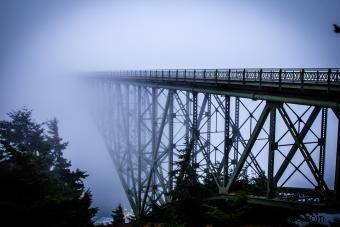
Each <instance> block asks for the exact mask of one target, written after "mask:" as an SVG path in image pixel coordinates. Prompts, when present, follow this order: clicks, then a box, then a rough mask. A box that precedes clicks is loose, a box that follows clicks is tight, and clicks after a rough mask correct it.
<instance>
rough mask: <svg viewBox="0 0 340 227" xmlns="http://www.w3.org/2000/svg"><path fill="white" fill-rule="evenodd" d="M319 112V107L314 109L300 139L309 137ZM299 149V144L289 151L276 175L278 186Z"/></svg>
mask: <svg viewBox="0 0 340 227" xmlns="http://www.w3.org/2000/svg"><path fill="white" fill-rule="evenodd" d="M319 112H320V107H317V106H316V107H314V109H313V111H312V113H311V114H310V116H309V118H308V120H307V122H306V124H305V125H304V127H303V128H302V130H301V132H300V133H299V137H300V138H301V140H303V139H304V138H305V136H306V135H307V133H308V131H309V129H310V128H311V126H312V124H313V123H314V121H315V119H316V117H317V116H318V114H319ZM298 148H299V146H298V144H297V143H294V145H293V146H292V147H291V149H290V150H289V152H288V154H287V156H286V158H285V159H284V161H283V162H282V164H281V166H280V168H279V169H278V171H277V172H276V174H275V177H274V182H275V184H277V183H278V182H279V180H280V179H281V177H282V175H283V173H284V172H285V170H286V169H287V167H288V165H289V163H290V162H291V161H292V158H293V157H294V155H295V153H296V151H297V149H298Z"/></svg>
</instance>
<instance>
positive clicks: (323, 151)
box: [318, 108, 327, 177]
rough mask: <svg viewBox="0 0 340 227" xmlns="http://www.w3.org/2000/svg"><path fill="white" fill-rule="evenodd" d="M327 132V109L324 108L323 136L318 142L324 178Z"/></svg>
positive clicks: (322, 113) (320, 165)
mask: <svg viewBox="0 0 340 227" xmlns="http://www.w3.org/2000/svg"><path fill="white" fill-rule="evenodd" d="M326 132H327V108H322V112H321V136H320V139H319V141H318V144H319V146H320V156H319V171H320V175H321V176H322V177H324V173H325V154H326Z"/></svg>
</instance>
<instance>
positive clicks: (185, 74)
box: [184, 69, 187, 81]
mask: <svg viewBox="0 0 340 227" xmlns="http://www.w3.org/2000/svg"><path fill="white" fill-rule="evenodd" d="M186 80H187V70H186V69H184V81H186Z"/></svg>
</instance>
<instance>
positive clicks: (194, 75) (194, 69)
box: [194, 69, 196, 81]
mask: <svg viewBox="0 0 340 227" xmlns="http://www.w3.org/2000/svg"><path fill="white" fill-rule="evenodd" d="M194 81H196V69H194Z"/></svg>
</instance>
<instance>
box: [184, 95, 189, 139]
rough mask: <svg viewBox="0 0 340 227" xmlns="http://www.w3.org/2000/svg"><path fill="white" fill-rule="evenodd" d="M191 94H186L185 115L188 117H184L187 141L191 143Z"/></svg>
mask: <svg viewBox="0 0 340 227" xmlns="http://www.w3.org/2000/svg"><path fill="white" fill-rule="evenodd" d="M189 108H190V93H189V92H188V91H187V92H186V94H185V109H186V110H185V112H186V113H185V114H186V115H187V116H184V117H185V121H184V122H185V139H186V141H187V142H189V128H190V122H189V119H190V113H189V111H190V109H189Z"/></svg>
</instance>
